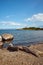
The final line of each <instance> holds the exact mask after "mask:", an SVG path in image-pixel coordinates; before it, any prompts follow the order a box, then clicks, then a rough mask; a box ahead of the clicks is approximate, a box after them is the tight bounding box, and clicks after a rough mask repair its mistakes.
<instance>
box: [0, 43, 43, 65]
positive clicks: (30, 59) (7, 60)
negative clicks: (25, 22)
mask: <svg viewBox="0 0 43 65" xmlns="http://www.w3.org/2000/svg"><path fill="white" fill-rule="evenodd" d="M29 48H31V49H37V50H39V51H41V52H43V44H35V45H30V47H29ZM0 65H43V54H42V55H40V57H36V56H34V55H33V54H31V53H27V52H25V51H21V50H18V51H14V52H10V51H9V50H7V49H5V48H3V49H0Z"/></svg>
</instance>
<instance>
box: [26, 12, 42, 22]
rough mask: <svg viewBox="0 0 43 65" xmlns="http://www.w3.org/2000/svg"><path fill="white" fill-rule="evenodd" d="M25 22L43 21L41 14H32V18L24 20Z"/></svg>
mask: <svg viewBox="0 0 43 65" xmlns="http://www.w3.org/2000/svg"><path fill="white" fill-rule="evenodd" d="M25 21H27V22H28V21H32V22H35V21H43V13H38V14H34V15H33V16H32V17H30V18H27V19H25Z"/></svg>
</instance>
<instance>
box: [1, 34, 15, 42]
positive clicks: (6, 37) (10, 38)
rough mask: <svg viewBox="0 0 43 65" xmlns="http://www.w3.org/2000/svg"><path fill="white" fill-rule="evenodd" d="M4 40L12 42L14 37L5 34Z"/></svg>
mask: <svg viewBox="0 0 43 65" xmlns="http://www.w3.org/2000/svg"><path fill="white" fill-rule="evenodd" d="M2 38H3V40H4V41H7V40H12V39H13V38H14V37H13V35H11V34H3V35H2Z"/></svg>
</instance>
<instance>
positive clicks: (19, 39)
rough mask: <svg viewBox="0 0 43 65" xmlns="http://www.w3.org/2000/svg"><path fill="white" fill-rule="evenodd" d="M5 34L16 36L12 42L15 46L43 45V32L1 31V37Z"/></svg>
mask: <svg viewBox="0 0 43 65" xmlns="http://www.w3.org/2000/svg"><path fill="white" fill-rule="evenodd" d="M4 33H9V34H12V35H13V36H14V39H13V40H12V42H11V43H12V44H14V45H25V46H28V45H30V44H37V43H43V30H15V29H5V30H0V35H2V34H4Z"/></svg>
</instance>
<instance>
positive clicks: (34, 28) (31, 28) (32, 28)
mask: <svg viewBox="0 0 43 65" xmlns="http://www.w3.org/2000/svg"><path fill="white" fill-rule="evenodd" d="M22 30H43V28H38V27H37V28H36V27H29V28H27V27H25V28H22Z"/></svg>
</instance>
